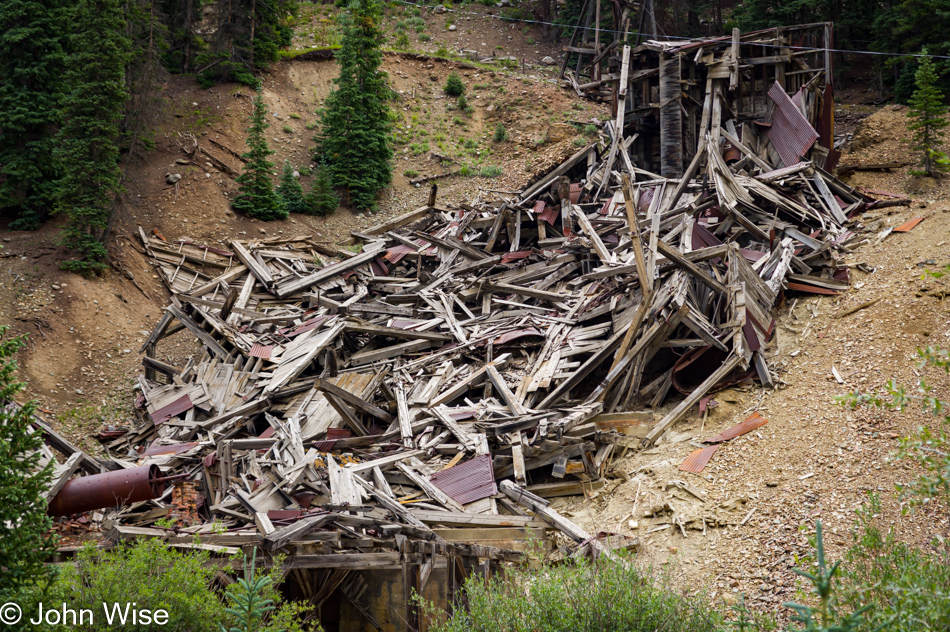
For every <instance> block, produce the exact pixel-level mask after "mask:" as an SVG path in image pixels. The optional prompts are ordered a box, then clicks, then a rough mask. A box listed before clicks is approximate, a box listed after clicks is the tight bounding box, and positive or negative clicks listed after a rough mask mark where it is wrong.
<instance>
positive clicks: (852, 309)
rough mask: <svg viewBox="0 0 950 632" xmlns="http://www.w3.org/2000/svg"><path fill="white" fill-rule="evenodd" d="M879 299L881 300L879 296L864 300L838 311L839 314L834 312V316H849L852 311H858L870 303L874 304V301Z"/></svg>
mask: <svg viewBox="0 0 950 632" xmlns="http://www.w3.org/2000/svg"><path fill="white" fill-rule="evenodd" d="M880 300H881V298H880V297H879V298H875V299H872V300H870V301H865V302H863V303H861V304H860V305H855V306H854V307H849V308H848V309H846V310H844V311H843V312H841V313H839V314H835V318H844V317H845V316H850V315H851V314H853V313H855V312H860V311H861V310H862V309H865V308H867V307H870V306H871V305H874V304H875V303H877V302H878V301H880Z"/></svg>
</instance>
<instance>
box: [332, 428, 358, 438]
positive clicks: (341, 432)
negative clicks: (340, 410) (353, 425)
mask: <svg viewBox="0 0 950 632" xmlns="http://www.w3.org/2000/svg"><path fill="white" fill-rule="evenodd" d="M352 436H353V431H352V430H348V429H346V428H327V440H328V441H336V440H337V439H349V438H350V437H352Z"/></svg>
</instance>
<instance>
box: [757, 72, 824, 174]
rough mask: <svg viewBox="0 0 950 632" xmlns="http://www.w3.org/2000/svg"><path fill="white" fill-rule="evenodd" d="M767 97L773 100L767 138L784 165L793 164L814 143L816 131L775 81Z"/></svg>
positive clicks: (816, 136) (816, 137)
mask: <svg viewBox="0 0 950 632" xmlns="http://www.w3.org/2000/svg"><path fill="white" fill-rule="evenodd" d="M769 97H771V98H772V101H774V102H775V117H774V118H773V119H772V127H770V128H769V132H768V136H769V140H770V141H771V142H772V145H773V146H774V147H775V151H777V152H778V155H779V156H780V157H781V158H782V162H783V163H784V164H785V165H786V166H788V165H794V164H796V163H797V162H798V159H799V158H801V157H802V156H804V155H805V154H806V153H808V150H809V149H811V146H812V145H814V144H815V141H816V140H817V139H818V132H816V131H815V128H814V127H812V126H811V124H810V123H809V122H808V120H807V119H806V118H805V117H804V116H803V115H802V113H801V110H799V109H798V107H796V106H795V103H794V102H793V101H792V99H790V98H789V96H788V95H787V94H785V88H783V87H782V86H781V85H780V84H779V83H778V82H777V81H776V82H775V83H774V84H772V87H771V88H770V89H769Z"/></svg>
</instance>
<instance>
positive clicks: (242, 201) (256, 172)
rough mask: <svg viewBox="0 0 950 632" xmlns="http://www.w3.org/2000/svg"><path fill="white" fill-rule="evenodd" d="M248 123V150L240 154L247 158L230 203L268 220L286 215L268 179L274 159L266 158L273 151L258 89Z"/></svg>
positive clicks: (235, 207) (249, 213) (262, 99)
mask: <svg viewBox="0 0 950 632" xmlns="http://www.w3.org/2000/svg"><path fill="white" fill-rule="evenodd" d="M250 122H251V126H250V127H249V128H248V129H247V146H248V148H249V150H248V152H247V153H245V154H244V155H243V158H244V159H245V160H246V161H247V162H246V163H245V164H244V171H243V172H242V173H241V175H239V176H238V177H237V178H236V180H237V182H238V184H240V185H241V187H240V189H239V190H238V194H237V196H236V197H235V198H234V201H233V202H232V203H231V206H232V207H233V208H234V209H235V210H239V211H244V212H245V213H246V214H247V215H248V216H250V217H255V218H257V219H262V220H264V221H271V220H275V219H287V209H285V208H284V205H283V204H282V203H281V200H280V196H278V195H277V192H276V191H274V185H273V183H272V182H271V170H272V169H273V168H274V163H272V162H271V161H270V160H268V159H267V157H268V156H270V155H271V154H273V153H274V152H273V151H272V150H271V148H270V147H268V146H267V138H266V137H265V136H264V131H265V130H266V129H267V128H268V127H270V124H269V123H268V122H267V106H266V105H264V97H263V96H262V95H261V91H260V89H258V91H257V96H255V97H254V111H253V112H252V113H251V121H250Z"/></svg>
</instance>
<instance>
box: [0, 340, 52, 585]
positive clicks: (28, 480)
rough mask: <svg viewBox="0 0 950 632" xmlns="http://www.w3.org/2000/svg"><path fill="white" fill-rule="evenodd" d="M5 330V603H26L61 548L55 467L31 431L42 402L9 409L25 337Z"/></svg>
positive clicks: (1, 514) (0, 460)
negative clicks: (53, 505)
mask: <svg viewBox="0 0 950 632" xmlns="http://www.w3.org/2000/svg"><path fill="white" fill-rule="evenodd" d="M6 332H7V328H6V327H0V603H6V602H8V601H17V600H19V601H22V596H23V594H24V593H25V592H26V591H29V590H30V588H31V587H32V586H33V585H34V584H36V583H37V582H40V581H42V580H44V579H46V578H48V577H50V573H51V572H52V571H51V568H50V567H48V566H46V564H45V562H46V558H47V557H48V556H49V555H50V554H51V553H52V552H53V550H54V549H55V543H54V539H53V536H52V535H51V533H50V529H51V527H52V524H53V523H52V520H51V519H50V518H49V516H47V515H46V501H45V500H43V498H42V497H41V493H42V492H44V491H45V490H46V489H47V486H48V485H49V481H50V477H51V475H52V467H51V466H52V464H48V465H47V466H46V467H45V468H40V467H39V459H40V453H39V452H38V450H39V449H40V447H41V446H42V445H43V437H42V435H41V434H40V433H39V432H33V431H31V424H32V421H33V413H34V412H35V411H36V402H33V401H31V402H29V403H27V404H24V405H23V406H22V407H19V409H16V408H15V407H12V406H11V407H9V408H5V407H4V406H5V405H6V404H7V402H12V401H13V398H14V397H15V396H16V395H17V394H18V393H19V392H21V391H22V390H23V388H24V384H23V383H22V382H18V381H17V380H16V369H17V365H16V360H15V357H16V353H17V351H18V350H19V348H20V347H21V346H23V344H24V341H25V337H18V338H10V337H8V336H7V335H6Z"/></svg>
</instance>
